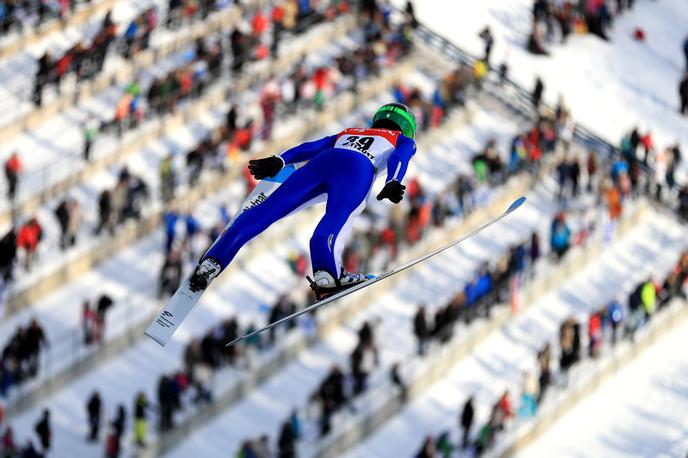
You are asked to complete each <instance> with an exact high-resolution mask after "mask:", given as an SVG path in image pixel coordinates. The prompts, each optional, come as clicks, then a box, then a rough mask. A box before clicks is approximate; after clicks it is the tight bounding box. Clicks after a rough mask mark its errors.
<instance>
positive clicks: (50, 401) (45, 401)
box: [23, 94, 501, 417]
mask: <svg viewBox="0 0 688 458" xmlns="http://www.w3.org/2000/svg"><path fill="white" fill-rule="evenodd" d="M378 96H379V94H378ZM364 103H367V104H370V103H372V104H375V103H380V102H379V101H377V100H371V99H366V101H365V102H364ZM359 108H360V107H359ZM367 109H368V108H366V110H367ZM457 116H458V115H457ZM459 117H460V116H459ZM338 122H343V121H342V119H341V118H338ZM449 122H450V123H451V122H452V121H451V120H450V121H449ZM500 126H501V125H500ZM440 138H441V137H440ZM424 145H425V146H429V145H428V143H424ZM422 153H423V151H421V152H420V154H422ZM463 154H466V153H463ZM306 235H307V234H306ZM276 237H277V236H276ZM250 254H251V255H252V253H250ZM252 257H254V256H252ZM235 273H236V271H232V272H229V273H228V275H230V277H229V278H232V277H231V276H232V275H233V274H235ZM226 275H227V274H226ZM224 278H227V277H224ZM236 281H237V279H236V278H233V284H234V285H236V284H237V283H236ZM299 283H300V282H299ZM218 286H219V287H222V285H218ZM210 292H211V293H212V292H213V291H210ZM224 305H226V304H224ZM200 312H203V310H199V313H200ZM241 316H242V318H243V314H242V315H241ZM189 324H191V323H189ZM187 331H188V329H187ZM294 337H296V336H294ZM180 339H181V338H180ZM182 340H183V339H182ZM146 344H150V342H148V341H143V342H141V344H140V345H139V344H137V345H136V348H137V349H138V350H133V351H129V352H128V354H133V353H135V354H136V355H139V359H140V354H141V351H140V350H141V349H144V348H146ZM177 345H179V342H177ZM154 347H155V349H156V351H155V353H154V354H156V355H157V354H158V352H162V353H165V354H168V353H169V354H171V355H172V356H170V358H172V359H175V360H177V359H178V358H179V356H178V355H177V354H176V352H178V351H179V350H178V349H176V350H175V351H172V349H170V348H166V349H164V350H162V349H159V347H157V346H154ZM150 350H151V349H150V348H148V351H146V354H149V355H150V354H152V353H153V352H152V351H150ZM125 352H126V350H122V351H120V352H119V353H120V355H118V356H120V357H121V358H117V359H118V360H119V361H120V362H119V363H117V362H112V364H111V363H108V366H112V365H118V366H119V367H121V366H122V364H121V360H122V359H123V358H124V356H123V354H124V353H125ZM110 355H111V354H110ZM103 357H106V358H107V357H109V356H107V355H103ZM132 357H133V356H132ZM127 358H129V356H127ZM167 359H169V358H167ZM110 361H112V360H110ZM156 368H157V370H169V369H161V368H159V367H156ZM108 372H109V371H103V370H97V373H98V374H97V377H96V375H94V376H93V377H89V376H84V377H82V378H80V379H79V380H77V381H74V382H73V383H72V384H71V386H81V387H83V386H84V385H86V386H88V385H87V384H86V383H84V380H83V379H93V378H100V377H102V376H103V374H106V373H108ZM151 375H155V374H151ZM151 375H149V376H148V377H147V378H150V377H151ZM146 385H148V383H146ZM151 385H152V384H151ZM87 389H90V388H87ZM64 396H65V393H64V392H63V393H60V394H59V395H58V396H57V397H58V398H63V397H64ZM107 398H110V399H111V398H112V396H111V395H107ZM54 400H55V398H53V399H43V400H41V401H40V402H41V404H43V405H46V404H49V405H52V404H54ZM34 408H36V405H34ZM32 410H33V409H32ZM23 417H26V415H23Z"/></svg>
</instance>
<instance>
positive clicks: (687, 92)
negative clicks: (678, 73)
mask: <svg viewBox="0 0 688 458" xmlns="http://www.w3.org/2000/svg"><path fill="white" fill-rule="evenodd" d="M678 95H679V97H680V99H681V109H680V113H681V114H682V115H688V70H687V71H686V72H685V73H684V75H683V79H682V80H681V83H680V84H679V86H678Z"/></svg>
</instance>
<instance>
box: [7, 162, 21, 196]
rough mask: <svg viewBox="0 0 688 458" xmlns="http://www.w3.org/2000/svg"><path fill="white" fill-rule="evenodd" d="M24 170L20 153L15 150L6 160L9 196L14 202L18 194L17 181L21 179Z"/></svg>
mask: <svg viewBox="0 0 688 458" xmlns="http://www.w3.org/2000/svg"><path fill="white" fill-rule="evenodd" d="M21 172H22V163H21V161H20V160H19V155H18V154H17V153H16V152H14V153H12V155H11V156H10V158H9V159H7V161H6V162H5V177H6V178H7V197H8V198H9V199H10V201H12V202H14V198H15V196H16V195H17V182H18V181H19V174H20V173H21Z"/></svg>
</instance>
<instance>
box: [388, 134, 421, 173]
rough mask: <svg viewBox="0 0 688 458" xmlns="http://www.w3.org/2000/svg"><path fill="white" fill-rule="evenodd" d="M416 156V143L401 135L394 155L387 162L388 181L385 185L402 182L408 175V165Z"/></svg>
mask: <svg viewBox="0 0 688 458" xmlns="http://www.w3.org/2000/svg"><path fill="white" fill-rule="evenodd" d="M414 154H416V142H414V141H413V140H412V139H410V138H408V137H405V136H403V135H399V140H397V147H396V149H395V150H394V152H393V153H392V155H391V156H389V160H387V179H386V180H385V183H389V182H390V181H392V180H397V181H399V182H401V180H403V179H404V175H405V174H406V169H407V168H408V163H409V161H410V160H411V157H413V155H414Z"/></svg>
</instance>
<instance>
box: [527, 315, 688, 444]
mask: <svg viewBox="0 0 688 458" xmlns="http://www.w3.org/2000/svg"><path fill="white" fill-rule="evenodd" d="M686 347H688V323H686V324H683V325H681V326H679V327H677V328H676V329H674V330H673V331H672V332H670V333H669V334H667V335H666V336H664V337H663V338H662V339H661V340H659V341H658V342H657V343H655V344H654V345H652V346H651V347H650V348H648V349H647V350H645V351H644V352H643V354H642V355H641V356H640V357H639V358H638V359H637V360H635V361H634V362H633V363H631V364H630V365H629V366H628V367H626V368H624V369H623V370H621V371H620V372H619V373H617V374H616V375H614V376H613V377H611V378H610V379H609V380H607V381H605V382H604V383H603V384H602V385H601V386H600V388H599V389H597V390H596V391H595V392H594V393H593V394H592V395H591V396H589V397H587V398H586V399H585V400H583V401H582V402H581V403H580V404H578V405H577V406H576V407H574V408H573V410H571V411H570V412H569V413H568V414H567V415H565V416H564V417H563V418H562V419H560V420H559V421H558V422H556V423H555V424H554V425H553V426H552V427H551V428H550V429H549V431H548V432H547V433H546V434H544V435H542V436H541V438H540V439H539V440H537V441H536V442H535V443H533V445H531V446H530V447H528V448H527V449H525V450H524V451H523V452H522V453H521V454H520V455H519V456H520V457H523V458H528V457H540V456H556V457H600V456H604V457H607V458H614V457H631V456H654V457H664V456H677V457H678V456H686V454H687V453H688V416H687V415H686V412H688V359H686V357H685V351H684V349H685V348H686ZM572 431H575V434H571V432H572Z"/></svg>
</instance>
